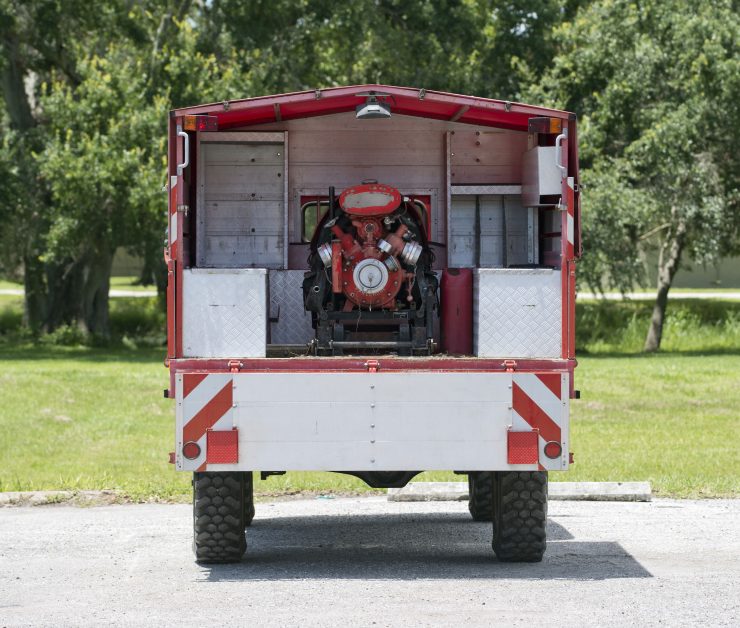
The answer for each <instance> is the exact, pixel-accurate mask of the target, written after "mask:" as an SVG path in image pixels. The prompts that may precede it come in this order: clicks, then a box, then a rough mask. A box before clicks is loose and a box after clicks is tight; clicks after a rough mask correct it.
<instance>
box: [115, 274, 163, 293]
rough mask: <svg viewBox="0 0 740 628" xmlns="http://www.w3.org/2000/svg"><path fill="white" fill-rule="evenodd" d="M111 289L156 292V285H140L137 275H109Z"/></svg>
mask: <svg viewBox="0 0 740 628" xmlns="http://www.w3.org/2000/svg"><path fill="white" fill-rule="evenodd" d="M110 287H111V290H128V291H131V292H156V291H157V287H156V286H142V285H141V284H140V283H139V278H138V277H111V278H110Z"/></svg>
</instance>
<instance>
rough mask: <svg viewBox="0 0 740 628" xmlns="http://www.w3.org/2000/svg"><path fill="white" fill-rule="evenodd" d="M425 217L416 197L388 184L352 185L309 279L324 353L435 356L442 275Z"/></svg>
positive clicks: (318, 238) (316, 240)
mask: <svg viewBox="0 0 740 628" xmlns="http://www.w3.org/2000/svg"><path fill="white" fill-rule="evenodd" d="M432 261H433V254H432V251H431V249H430V248H429V243H428V240H427V233H426V227H425V225H424V217H423V216H422V214H421V212H420V210H419V208H418V207H417V205H416V204H415V203H413V202H412V201H411V200H410V199H408V198H405V197H402V196H401V194H400V193H399V191H398V190H396V189H395V188H392V187H390V186H387V185H382V184H377V183H373V184H363V185H358V186H354V187H351V188H347V189H346V190H344V192H342V194H341V195H340V197H339V201H338V203H337V201H336V200H335V198H334V194H333V191H331V190H330V207H329V211H328V212H327V213H326V215H325V216H324V218H323V220H322V221H321V222H320V223H319V225H318V226H317V228H316V232H315V234H314V237H313V239H312V241H311V257H310V258H309V262H310V265H311V272H309V273H307V275H306V279H305V281H304V284H303V291H304V302H305V305H306V309H307V310H309V311H311V312H312V313H313V324H314V327H315V329H316V338H315V341H314V347H315V350H316V352H317V353H318V354H320V355H342V354H346V353H352V352H353V350H358V351H359V352H362V353H364V354H366V353H367V352H368V350H371V351H375V352H380V353H383V352H394V353H398V354H399V355H414V354H428V353H430V352H431V351H432V349H433V343H434V326H433V321H432V317H433V314H434V312H435V310H436V306H437V278H436V276H435V274H434V273H433V272H432V270H431V265H432Z"/></svg>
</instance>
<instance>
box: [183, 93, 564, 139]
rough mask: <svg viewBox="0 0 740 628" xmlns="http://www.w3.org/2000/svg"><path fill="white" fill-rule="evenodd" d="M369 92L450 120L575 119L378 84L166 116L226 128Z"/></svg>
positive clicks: (313, 112)
mask: <svg viewBox="0 0 740 628" xmlns="http://www.w3.org/2000/svg"><path fill="white" fill-rule="evenodd" d="M369 91H375V92H380V93H382V94H385V96H383V97H382V98H383V99H384V100H385V101H386V102H388V104H389V105H390V106H391V112H396V113H398V114H402V115H412V116H420V117H428V118H434V119H437V120H448V121H451V122H455V121H456V122H463V123H464V122H469V123H471V124H482V125H490V126H498V127H504V128H511V129H522V130H526V128H527V121H528V120H529V118H531V117H538V116H547V117H551V118H562V119H573V118H574V115H573V114H571V113H569V112H567V111H561V110H559V109H551V108H547V107H539V106H535V105H527V104H523V103H516V102H509V101H503V100H495V99H492V98H481V97H478V96H464V95H461V94H450V93H447V92H438V91H434V90H425V89H419V88H415V87H396V86H392V85H380V84H366V85H349V86H345V87H329V88H326V89H315V90H308V91H303V92H292V93H289V94H276V95H271V96H258V97H255V98H244V99H240V100H230V101H224V102H219V103H208V104H204V105H196V106H193V107H183V108H180V109H174V110H172V111H171V112H170V115H172V116H182V115H193V114H210V115H214V116H217V117H218V118H219V126H220V127H221V128H228V127H235V126H241V125H248V124H260V123H267V122H275V121H278V120H292V119H297V118H305V117H312V116H320V115H330V114H333V113H341V112H344V111H354V108H355V106H356V105H358V104H360V103H362V102H363V100H364V98H365V96H361V95H358V94H361V93H363V92H369Z"/></svg>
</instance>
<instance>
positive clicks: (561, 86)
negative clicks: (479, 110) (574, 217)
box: [532, 0, 740, 351]
mask: <svg viewBox="0 0 740 628" xmlns="http://www.w3.org/2000/svg"><path fill="white" fill-rule="evenodd" d="M556 36H557V38H558V40H559V41H560V42H561V46H562V47H561V50H560V52H559V53H558V54H557V55H556V57H555V59H554V62H553V66H552V68H551V69H550V70H549V71H548V72H547V74H546V76H545V78H544V79H543V80H542V82H541V84H540V85H539V86H538V87H537V88H536V89H534V90H532V94H533V97H534V98H540V99H543V100H548V101H549V102H550V103H552V104H556V105H558V106H561V107H563V108H566V109H568V110H571V111H575V112H576V113H578V114H579V116H580V117H581V125H580V131H581V138H580V141H581V145H582V148H583V150H582V165H583V167H584V171H583V180H584V182H585V184H586V193H585V195H584V203H583V205H584V221H585V227H584V248H585V249H586V253H585V255H584V271H585V272H584V273H583V276H584V278H585V280H586V281H587V282H588V283H589V284H591V286H592V287H594V288H596V289H599V290H601V289H603V287H604V285H612V286H616V287H619V288H620V289H622V290H625V289H627V288H629V287H630V286H631V285H633V284H634V283H635V282H640V281H642V280H643V279H644V277H643V276H642V274H641V268H640V267H641V264H640V260H639V257H640V253H641V252H644V251H645V250H647V249H650V248H651V247H652V248H654V249H657V251H658V257H659V262H658V272H657V278H656V287H657V295H656V300H655V305H654V309H653V316H652V320H651V323H650V328H649V330H648V333H647V336H646V340H645V350H646V351H655V350H657V349H658V348H659V347H660V341H661V337H662V329H663V322H664V320H665V313H666V308H667V301H668V292H669V290H670V287H671V284H672V281H673V278H674V276H675V273H676V271H677V270H678V268H679V266H680V264H681V263H682V261H684V260H686V259H687V258H688V259H690V260H693V261H696V262H711V261H714V260H716V259H717V258H718V257H720V256H722V255H724V254H727V253H729V252H731V251H732V250H734V249H736V247H737V246H738V237H739V229H740V220H739V219H740V207H739V205H738V200H739V199H738V194H737V189H738V176H739V174H738V173H740V168H739V167H738V166H739V165H740V164H739V163H738V154H737V150H736V148H735V147H736V146H737V145H738V142H739V141H740V115H739V111H740V107H739V104H738V101H739V100H740V56H739V55H738V41H740V20H739V18H738V14H737V12H736V11H734V10H733V2H731V1H730V0H719V1H717V2H713V3H698V4H697V3H692V2H688V1H686V0H670V1H666V2H660V3H657V2H655V3H648V2H645V3H634V2H628V1H622V0H597V1H595V2H593V3H591V4H590V5H588V6H585V7H583V8H582V9H581V10H580V11H579V12H578V13H577V15H576V17H575V18H574V19H573V20H572V21H571V22H568V23H565V24H563V25H562V26H561V27H560V28H559V29H558V30H557V34H556Z"/></svg>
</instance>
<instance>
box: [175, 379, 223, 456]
mask: <svg viewBox="0 0 740 628" xmlns="http://www.w3.org/2000/svg"><path fill="white" fill-rule="evenodd" d="M177 385H178V388H179V389H180V391H181V392H180V391H178V392H179V394H178V396H177V398H178V402H179V403H178V444H179V447H178V452H177V453H178V456H177V460H178V469H183V470H186V471H203V470H204V469H205V464H206V449H207V447H206V432H207V431H208V430H231V428H232V427H233V426H234V394H233V377H232V376H231V374H230V373H183V374H181V375H178V381H177ZM188 442H195V443H198V445H199V446H200V452H201V453H200V456H198V458H196V459H194V460H188V459H187V458H185V457H184V456H182V454H181V452H182V446H183V445H184V444H185V443H188Z"/></svg>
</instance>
